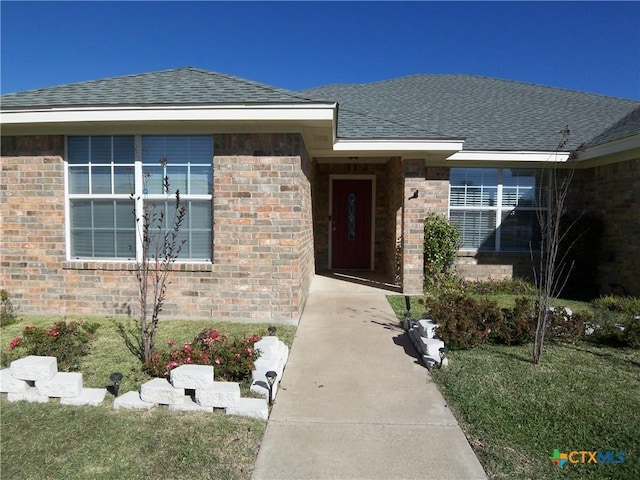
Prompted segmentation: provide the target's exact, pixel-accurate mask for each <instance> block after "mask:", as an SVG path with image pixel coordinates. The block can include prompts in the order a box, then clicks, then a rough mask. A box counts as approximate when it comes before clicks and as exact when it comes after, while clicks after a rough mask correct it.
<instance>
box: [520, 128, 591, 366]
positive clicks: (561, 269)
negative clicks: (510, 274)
mask: <svg viewBox="0 0 640 480" xmlns="http://www.w3.org/2000/svg"><path fill="white" fill-rule="evenodd" d="M560 133H561V134H562V139H561V141H560V143H559V144H558V148H557V150H556V154H555V155H556V157H557V153H558V152H560V151H562V150H563V149H564V148H565V147H566V145H567V143H568V142H569V135H570V133H571V132H570V131H569V127H565V128H564V129H563V130H562V131H561V132H560ZM581 149H582V147H578V148H577V149H576V150H573V151H572V152H571V153H570V154H569V158H568V159H567V163H569V166H568V167H566V168H560V166H559V163H558V162H557V161H554V162H553V164H552V167H550V168H545V169H544V170H543V175H542V181H543V182H546V183H545V185H546V188H540V189H539V190H538V193H537V195H536V203H537V206H538V209H537V222H538V226H539V228H540V251H539V252H538V260H537V262H536V261H534V255H533V247H532V248H531V252H532V253H531V256H532V263H533V265H534V269H533V274H534V277H535V280H536V286H537V293H536V312H535V315H536V331H535V335H534V342H533V352H532V360H533V363H534V364H538V363H539V362H540V358H541V357H542V351H543V347H544V340H545V336H546V332H547V327H548V326H549V322H550V320H551V313H552V312H551V299H552V298H554V297H557V296H558V295H560V293H561V292H562V289H563V288H564V286H565V284H566V283H567V280H568V279H569V275H570V273H571V269H572V268H573V263H572V262H571V261H568V260H569V256H568V255H569V252H570V250H571V248H572V246H573V245H574V244H575V242H576V241H577V240H578V239H577V238H571V236H570V233H571V230H572V227H573V226H574V225H575V223H576V222H577V220H578V219H579V217H578V218H576V219H574V220H573V221H571V222H570V223H568V224H567V223H566V222H565V221H564V217H565V214H566V208H567V197H568V194H569V188H570V186H571V181H572V180H573V176H574V173H575V164H573V163H570V162H573V161H575V159H576V155H577V153H578V152H579V151H580V150H581ZM563 246H564V248H562V247H563ZM536 263H537V266H536Z"/></svg>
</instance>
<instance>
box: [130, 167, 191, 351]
mask: <svg viewBox="0 0 640 480" xmlns="http://www.w3.org/2000/svg"><path fill="white" fill-rule="evenodd" d="M160 163H161V165H162V166H166V164H167V158H166V157H164V158H163V159H162V160H160ZM145 175H146V177H145V178H148V175H147V174H145ZM169 187H170V185H169V177H168V176H166V175H165V176H163V178H162V188H163V192H164V193H165V194H166V195H167V196H168V195H169V191H170V190H169ZM130 198H131V200H132V201H133V202H134V210H133V214H134V216H135V221H136V232H137V235H139V240H140V241H139V242H138V245H140V246H141V252H140V256H137V257H136V264H135V267H134V273H135V276H136V280H137V282H138V302H139V305H140V312H139V314H138V318H137V329H136V331H135V333H134V334H132V333H131V332H127V331H125V328H124V327H123V326H122V325H120V326H119V330H120V333H121V335H122V336H123V337H124V339H125V341H126V342H127V345H128V346H129V348H130V349H131V350H132V351H133V352H134V353H135V354H137V355H138V356H139V357H140V359H141V360H142V361H143V362H144V363H149V362H150V361H151V357H152V356H153V354H154V353H155V350H156V332H157V329H158V321H159V319H160V313H161V312H162V310H163V307H164V302H165V299H166V296H167V288H168V287H169V285H170V284H171V282H170V281H169V275H170V273H171V271H172V265H173V263H174V262H175V261H176V259H177V258H178V256H179V255H180V251H181V250H182V247H183V245H184V244H185V243H186V239H180V238H179V234H180V228H181V227H182V223H183V222H184V219H185V216H186V213H187V209H186V206H185V205H184V204H183V203H182V200H181V199H180V190H176V192H175V210H174V211H173V215H167V213H166V212H165V207H164V201H162V202H161V207H160V208H159V209H158V207H157V205H156V204H154V203H153V202H149V201H148V200H145V202H144V204H143V207H142V209H143V211H142V212H141V213H138V208H139V205H140V196H135V195H131V197H130ZM158 210H159V211H158Z"/></svg>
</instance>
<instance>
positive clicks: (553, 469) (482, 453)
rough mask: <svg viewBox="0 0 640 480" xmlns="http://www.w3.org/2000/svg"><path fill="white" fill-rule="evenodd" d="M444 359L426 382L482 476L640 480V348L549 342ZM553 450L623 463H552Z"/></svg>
mask: <svg viewBox="0 0 640 480" xmlns="http://www.w3.org/2000/svg"><path fill="white" fill-rule="evenodd" d="M530 357H531V346H529V345H527V346H523V347H505V346H491V345H488V346H484V347H481V348H476V349H472V350H466V351H456V352H451V353H450V360H451V362H450V364H449V367H448V368H446V369H443V370H437V369H436V370H434V371H433V379H434V381H435V382H436V384H437V385H438V387H439V389H440V391H441V392H442V394H443V396H444V397H445V399H446V401H447V403H448V405H449V408H451V410H452V411H453V413H454V415H455V416H456V418H457V419H458V421H459V423H460V425H461V426H462V428H463V430H464V431H465V433H466V435H467V438H468V439H469V442H470V443H471V445H472V447H473V448H474V450H475V452H476V454H477V455H478V458H479V459H480V462H481V463H482V465H483V467H484V468H485V471H486V472H487V475H488V476H489V478H495V479H507V478H508V479H514V478H521V479H531V478H536V479H547V478H548V479H553V478H585V477H589V478H602V479H604V478H617V479H627V478H628V479H637V478H640V436H639V435H638V432H640V351H638V350H616V349H612V348H604V347H595V346H590V345H577V346H573V345H549V346H547V348H546V352H545V354H544V356H543V357H542V361H541V363H540V364H539V365H537V366H536V365H533V364H532V363H531V362H530ZM554 449H559V450H560V452H562V453H569V452H570V451H573V450H576V451H596V450H599V451H607V450H613V451H619V450H623V451H624V452H625V455H626V462H625V463H624V464H620V465H606V464H576V465H573V464H567V465H565V467H564V468H563V469H560V468H559V467H558V466H557V465H554V464H553V463H552V462H551V461H550V457H551V455H552V454H553V451H554Z"/></svg>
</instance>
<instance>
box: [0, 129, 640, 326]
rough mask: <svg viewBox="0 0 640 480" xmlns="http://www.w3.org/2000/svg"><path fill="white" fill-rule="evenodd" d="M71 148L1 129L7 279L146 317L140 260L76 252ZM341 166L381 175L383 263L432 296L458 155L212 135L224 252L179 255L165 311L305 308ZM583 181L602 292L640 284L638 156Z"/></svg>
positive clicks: (276, 312)
mask: <svg viewBox="0 0 640 480" xmlns="http://www.w3.org/2000/svg"><path fill="white" fill-rule="evenodd" d="M63 155H64V137H63V136H31V137H3V139H2V158H1V160H0V200H1V202H2V203H1V204H2V209H1V212H0V214H1V227H2V231H1V233H0V257H1V258H0V261H1V263H0V267H1V271H0V288H3V289H6V290H7V291H8V292H9V294H10V295H11V298H12V300H13V301H14V303H15V304H16V306H18V307H19V308H20V309H21V311H22V312H23V313H26V314H48V313H63V314H82V315H88V314H97V315H110V316H127V315H135V314H136V312H137V310H138V305H137V300H136V298H137V297H136V287H137V284H136V280H135V276H134V275H133V274H132V273H131V272H130V270H131V268H132V264H131V263H127V262H97V261H85V262H78V261H67V260H66V254H65V252H66V244H65V218H64V211H65V208H64V205H65V186H64V161H63ZM331 175H354V176H357V175H373V176H375V178H376V189H375V205H376V209H375V241H374V244H375V247H374V248H375V255H374V263H375V264H374V266H375V270H376V272H378V273H384V274H385V276H386V278H387V281H392V282H393V281H395V282H396V283H397V284H400V285H402V287H403V291H404V293H406V294H420V293H421V292H422V286H423V227H424V218H425V216H426V215H427V214H428V213H429V212H436V213H440V214H446V213H447V211H448V197H449V168H448V167H442V166H425V161H424V160H423V159H400V158H389V159H386V160H385V161H384V162H372V163H357V162H353V161H351V162H347V161H346V159H345V162H344V163H339V162H328V163H318V162H316V161H314V160H313V159H312V158H310V157H309V155H308V154H307V152H306V148H305V145H304V143H303V140H302V137H301V136H300V135H299V134H224V135H214V161H213V181H214V195H213V219H214V225H213V237H214V239H213V262H212V263H184V264H183V263H180V264H175V265H174V270H175V271H174V273H173V274H172V277H171V281H172V285H171V287H170V288H169V294H168V297H167V301H166V304H165V311H164V315H165V317H166V318H172V317H180V318H202V319H206V318H212V319H228V320H246V321H269V322H271V321H295V320H297V319H299V317H300V315H301V313H302V310H303V308H304V303H305V301H306V298H307V294H308V291H309V288H310V283H311V279H312V278H313V275H314V273H315V271H316V270H326V269H327V266H328V264H329V221H328V219H329V214H330V212H329V205H330V199H329V188H330V176H331ZM573 185H574V186H573V192H575V193H576V195H574V196H573V197H572V203H571V206H572V208H573V209H576V210H579V211H586V212H591V213H594V214H597V215H598V216H599V217H600V218H602V219H603V221H604V225H605V231H604V235H603V248H602V255H601V258H600V263H599V266H600V270H599V281H600V284H601V293H608V291H607V288H608V286H609V285H610V284H613V283H616V284H621V285H623V286H624V288H625V289H626V290H627V291H628V292H629V293H632V294H638V293H640V277H639V276H638V274H637V272H638V270H640V265H639V263H638V262H639V261H640V260H638V259H639V258H640V242H639V241H638V239H640V213H639V212H638V210H637V205H639V204H640V159H637V158H636V159H632V160H627V161H625V162H620V163H617V164H610V165H604V166H599V167H593V168H588V169H583V170H578V171H577V172H576V177H575V179H574V184H573ZM416 191H417V196H415V195H414V192H416ZM578 193H579V194H578ZM456 269H457V271H458V273H459V274H460V275H461V276H462V277H464V278H467V279H488V278H492V279H498V278H509V277H512V276H524V277H529V276H531V266H530V258H529V255H528V254H526V253H525V254H514V253H491V252H479V253H464V252H460V254H459V256H458V260H457V262H456Z"/></svg>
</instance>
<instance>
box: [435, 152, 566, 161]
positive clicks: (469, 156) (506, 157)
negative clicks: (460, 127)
mask: <svg viewBox="0 0 640 480" xmlns="http://www.w3.org/2000/svg"><path fill="white" fill-rule="evenodd" d="M568 158H569V152H531V151H514V152H502V151H501V152H492V151H467V152H456V153H454V154H453V155H451V156H449V157H447V161H468V162H566V161H567V160H568Z"/></svg>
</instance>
